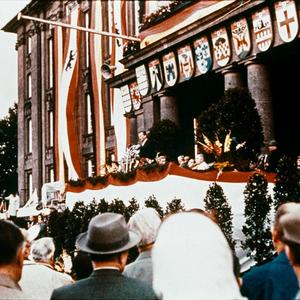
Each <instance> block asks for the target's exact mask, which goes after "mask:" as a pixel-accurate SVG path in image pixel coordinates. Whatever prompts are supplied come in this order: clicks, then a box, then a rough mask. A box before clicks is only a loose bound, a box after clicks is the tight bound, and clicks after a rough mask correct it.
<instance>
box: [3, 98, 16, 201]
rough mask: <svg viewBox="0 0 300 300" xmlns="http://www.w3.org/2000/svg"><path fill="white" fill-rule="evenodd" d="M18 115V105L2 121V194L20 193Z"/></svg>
mask: <svg viewBox="0 0 300 300" xmlns="http://www.w3.org/2000/svg"><path fill="white" fill-rule="evenodd" d="M17 170H18V114H17V104H15V105H14V106H13V107H12V108H10V109H9V112H8V116H6V117H4V118H3V119H1V120H0V194H4V196H7V195H9V194H15V193H17V191H18V172H17Z"/></svg>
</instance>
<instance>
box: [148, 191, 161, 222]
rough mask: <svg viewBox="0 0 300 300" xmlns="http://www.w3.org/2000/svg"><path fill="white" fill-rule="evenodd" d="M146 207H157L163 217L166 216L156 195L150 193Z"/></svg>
mask: <svg viewBox="0 0 300 300" xmlns="http://www.w3.org/2000/svg"><path fill="white" fill-rule="evenodd" d="M145 207H152V208H154V209H156V210H157V212H158V213H159V215H160V217H161V218H162V217H163V216H164V211H163V209H162V207H161V206H160V205H159V203H158V201H157V199H156V197H155V196H154V195H150V196H149V198H148V199H147V200H146V201H145Z"/></svg>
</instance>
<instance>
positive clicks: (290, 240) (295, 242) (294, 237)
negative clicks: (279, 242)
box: [281, 211, 300, 300]
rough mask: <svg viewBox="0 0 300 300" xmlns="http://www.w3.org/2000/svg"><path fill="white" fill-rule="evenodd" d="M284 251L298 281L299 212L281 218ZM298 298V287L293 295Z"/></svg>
mask: <svg viewBox="0 0 300 300" xmlns="http://www.w3.org/2000/svg"><path fill="white" fill-rule="evenodd" d="M281 224H282V228H283V238H284V242H285V245H286V246H285V252H286V254H287V256H288V258H289V260H290V262H291V264H292V265H293V268H294V271H295V273H296V276H297V278H298V281H299V282H300V212H299V211H297V212H292V213H290V214H287V215H285V216H283V217H282V218H281ZM295 299H296V300H298V299H300V289H299V290H298V293H297V295H296V297H295Z"/></svg>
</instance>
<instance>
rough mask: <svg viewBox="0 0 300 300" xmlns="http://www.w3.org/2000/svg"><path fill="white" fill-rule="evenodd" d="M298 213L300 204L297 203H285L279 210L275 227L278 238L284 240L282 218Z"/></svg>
mask: <svg viewBox="0 0 300 300" xmlns="http://www.w3.org/2000/svg"><path fill="white" fill-rule="evenodd" d="M296 211H300V204H299V203H296V202H287V203H283V204H281V205H280V206H279V207H278V208H277V210H276V214H275V220H274V225H273V227H274V229H275V230H276V231H277V238H279V239H280V240H281V239H282V235H283V232H282V225H281V217H282V216H284V215H286V214H288V213H292V212H296Z"/></svg>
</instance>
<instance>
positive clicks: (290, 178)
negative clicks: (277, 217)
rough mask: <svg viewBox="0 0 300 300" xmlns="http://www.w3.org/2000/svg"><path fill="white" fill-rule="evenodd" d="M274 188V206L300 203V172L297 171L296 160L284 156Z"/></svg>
mask: <svg viewBox="0 0 300 300" xmlns="http://www.w3.org/2000/svg"><path fill="white" fill-rule="evenodd" d="M277 170H278V172H277V175H276V180H275V186H274V206H275V208H276V209H277V208H278V206H279V205H280V204H283V203H286V202H290V201H291V202H300V172H299V171H298V170H297V164H296V160H295V159H294V158H292V157H288V156H283V157H282V158H281V159H280V160H279V163H278V166H277Z"/></svg>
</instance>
